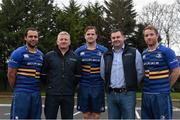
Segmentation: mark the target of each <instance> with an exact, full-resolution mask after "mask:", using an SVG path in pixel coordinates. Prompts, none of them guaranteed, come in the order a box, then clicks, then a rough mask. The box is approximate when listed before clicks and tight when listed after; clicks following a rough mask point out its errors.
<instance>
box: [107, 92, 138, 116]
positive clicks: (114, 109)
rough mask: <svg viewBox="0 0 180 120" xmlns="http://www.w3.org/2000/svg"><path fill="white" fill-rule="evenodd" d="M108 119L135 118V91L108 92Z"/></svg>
mask: <svg viewBox="0 0 180 120" xmlns="http://www.w3.org/2000/svg"><path fill="white" fill-rule="evenodd" d="M107 103H108V118H109V119H135V106H136V92H135V91H128V92H122V93H116V92H113V91H112V92H110V93H109V94H108V99H107Z"/></svg>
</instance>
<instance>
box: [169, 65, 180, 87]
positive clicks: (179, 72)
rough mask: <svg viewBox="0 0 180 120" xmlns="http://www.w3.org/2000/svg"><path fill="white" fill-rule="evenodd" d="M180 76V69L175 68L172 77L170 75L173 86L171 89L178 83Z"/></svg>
mask: <svg viewBox="0 0 180 120" xmlns="http://www.w3.org/2000/svg"><path fill="white" fill-rule="evenodd" d="M179 76H180V67H177V68H174V69H173V70H172V73H171V75H170V84H171V87H172V86H173V85H174V84H175V83H176V81H177V80H178V78H179Z"/></svg>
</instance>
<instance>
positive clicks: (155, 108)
mask: <svg viewBox="0 0 180 120" xmlns="http://www.w3.org/2000/svg"><path fill="white" fill-rule="evenodd" d="M143 34H144V40H145V42H146V44H147V46H148V48H147V49H146V50H144V51H143V54H142V57H143V63H144V69H145V78H144V87H143V95H142V106H141V107H142V109H141V116H142V119H172V102H171V97H170V89H171V87H172V86H173V85H174V84H175V82H176V80H177V79H178V77H179V73H180V68H179V63H178V60H177V57H176V55H175V53H174V51H173V50H172V49H170V48H167V47H165V46H163V45H161V44H159V43H158V37H159V36H158V31H157V29H156V28H155V27H154V26H151V25H150V26H147V27H145V28H144V31H143Z"/></svg>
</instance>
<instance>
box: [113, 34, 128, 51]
mask: <svg viewBox="0 0 180 120" xmlns="http://www.w3.org/2000/svg"><path fill="white" fill-rule="evenodd" d="M124 41H125V38H124V35H123V34H122V33H121V32H120V31H117V32H112V33H111V42H112V45H113V47H114V48H115V49H120V48H122V46H123V44H124Z"/></svg>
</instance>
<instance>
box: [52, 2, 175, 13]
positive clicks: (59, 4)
mask: <svg viewBox="0 0 180 120" xmlns="http://www.w3.org/2000/svg"><path fill="white" fill-rule="evenodd" d="M54 1H55V3H56V4H58V6H59V7H62V6H63V5H62V4H64V5H68V3H69V0H54ZM76 1H77V3H78V4H82V5H87V3H88V2H91V3H95V2H96V1H98V2H99V3H100V4H103V2H104V0H76ZM107 1H108V0H107ZM154 1H157V2H158V3H160V4H172V3H173V2H174V0H133V3H134V7H135V9H136V10H137V12H140V11H141V9H142V7H143V6H145V5H148V4H149V3H152V2H154Z"/></svg>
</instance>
